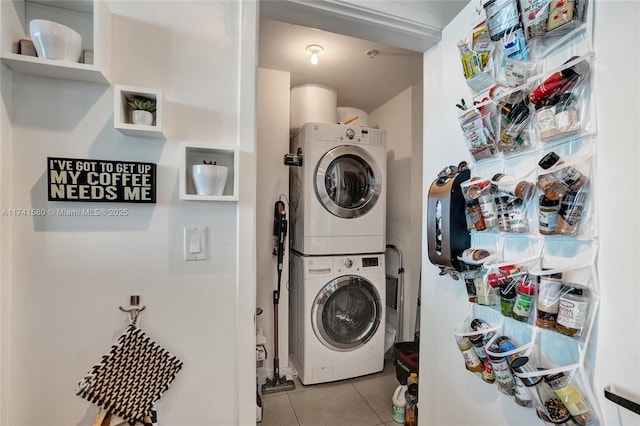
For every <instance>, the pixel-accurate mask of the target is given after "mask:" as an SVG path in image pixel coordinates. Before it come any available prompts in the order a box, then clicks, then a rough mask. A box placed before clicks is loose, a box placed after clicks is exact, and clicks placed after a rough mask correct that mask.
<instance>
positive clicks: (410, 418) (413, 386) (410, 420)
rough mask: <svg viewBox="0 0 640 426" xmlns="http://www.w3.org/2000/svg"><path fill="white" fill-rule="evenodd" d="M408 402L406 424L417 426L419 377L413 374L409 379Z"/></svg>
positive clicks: (406, 393)
mask: <svg viewBox="0 0 640 426" xmlns="http://www.w3.org/2000/svg"><path fill="white" fill-rule="evenodd" d="M405 399H406V401H407V405H406V410H405V417H404V424H405V426H417V424H418V409H417V404H418V375H417V374H416V373H411V375H410V376H409V379H407V391H406V392H405Z"/></svg>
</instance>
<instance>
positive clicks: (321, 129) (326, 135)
mask: <svg viewBox="0 0 640 426" xmlns="http://www.w3.org/2000/svg"><path fill="white" fill-rule="evenodd" d="M386 135H387V133H386V132H385V131H384V130H380V129H373V128H369V127H352V126H346V125H344V124H332V123H305V124H304V125H303V126H302V128H301V129H300V136H302V137H303V138H304V139H305V140H331V141H340V142H350V143H354V144H368V145H379V146H385V144H386Z"/></svg>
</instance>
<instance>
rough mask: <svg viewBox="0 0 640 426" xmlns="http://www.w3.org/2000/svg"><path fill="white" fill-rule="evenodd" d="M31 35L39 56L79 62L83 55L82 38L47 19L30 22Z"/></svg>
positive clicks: (64, 26) (67, 28)
mask: <svg viewBox="0 0 640 426" xmlns="http://www.w3.org/2000/svg"><path fill="white" fill-rule="evenodd" d="M29 34H30V35H31V41H33V45H34V46H35V48H36V52H37V53H38V56H39V57H41V58H47V59H57V60H63V61H71V62H78V61H79V60H80V54H81V53H82V36H81V35H80V34H78V33H77V32H76V31H74V30H72V29H71V28H69V27H67V26H66V25H62V24H59V23H57V22H53V21H47V20H46V19H33V20H31V22H29Z"/></svg>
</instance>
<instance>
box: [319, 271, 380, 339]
mask: <svg viewBox="0 0 640 426" xmlns="http://www.w3.org/2000/svg"><path fill="white" fill-rule="evenodd" d="M381 316H382V306H381V302H380V294H379V293H378V291H377V290H376V288H375V287H374V286H373V284H371V282H370V281H368V280H366V279H365V278H363V277H360V276H357V275H345V276H342V277H339V278H336V279H334V280H333V281H331V282H329V283H328V284H327V285H325V286H324V287H323V288H322V290H320V292H319V293H318V295H317V296H316V298H315V300H314V302H313V307H312V309H311V323H312V325H313V329H314V331H315V334H316V337H317V338H318V339H319V340H320V341H321V342H322V343H323V344H324V345H325V346H327V347H328V348H329V349H333V350H337V351H350V350H354V349H357V348H359V347H361V346H363V345H364V344H366V343H367V342H368V341H369V340H371V338H372V337H373V335H374V334H375V332H376V330H377V329H378V327H379V326H380V322H381V321H382V318H381Z"/></svg>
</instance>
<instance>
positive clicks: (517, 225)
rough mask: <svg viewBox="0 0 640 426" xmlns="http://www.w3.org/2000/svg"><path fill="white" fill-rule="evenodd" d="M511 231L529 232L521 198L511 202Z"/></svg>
mask: <svg viewBox="0 0 640 426" xmlns="http://www.w3.org/2000/svg"><path fill="white" fill-rule="evenodd" d="M509 230H510V231H511V232H528V231H529V223H528V221H527V212H526V210H525V207H524V202H523V201H522V200H521V199H519V198H514V199H513V200H511V201H510V202H509Z"/></svg>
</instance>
